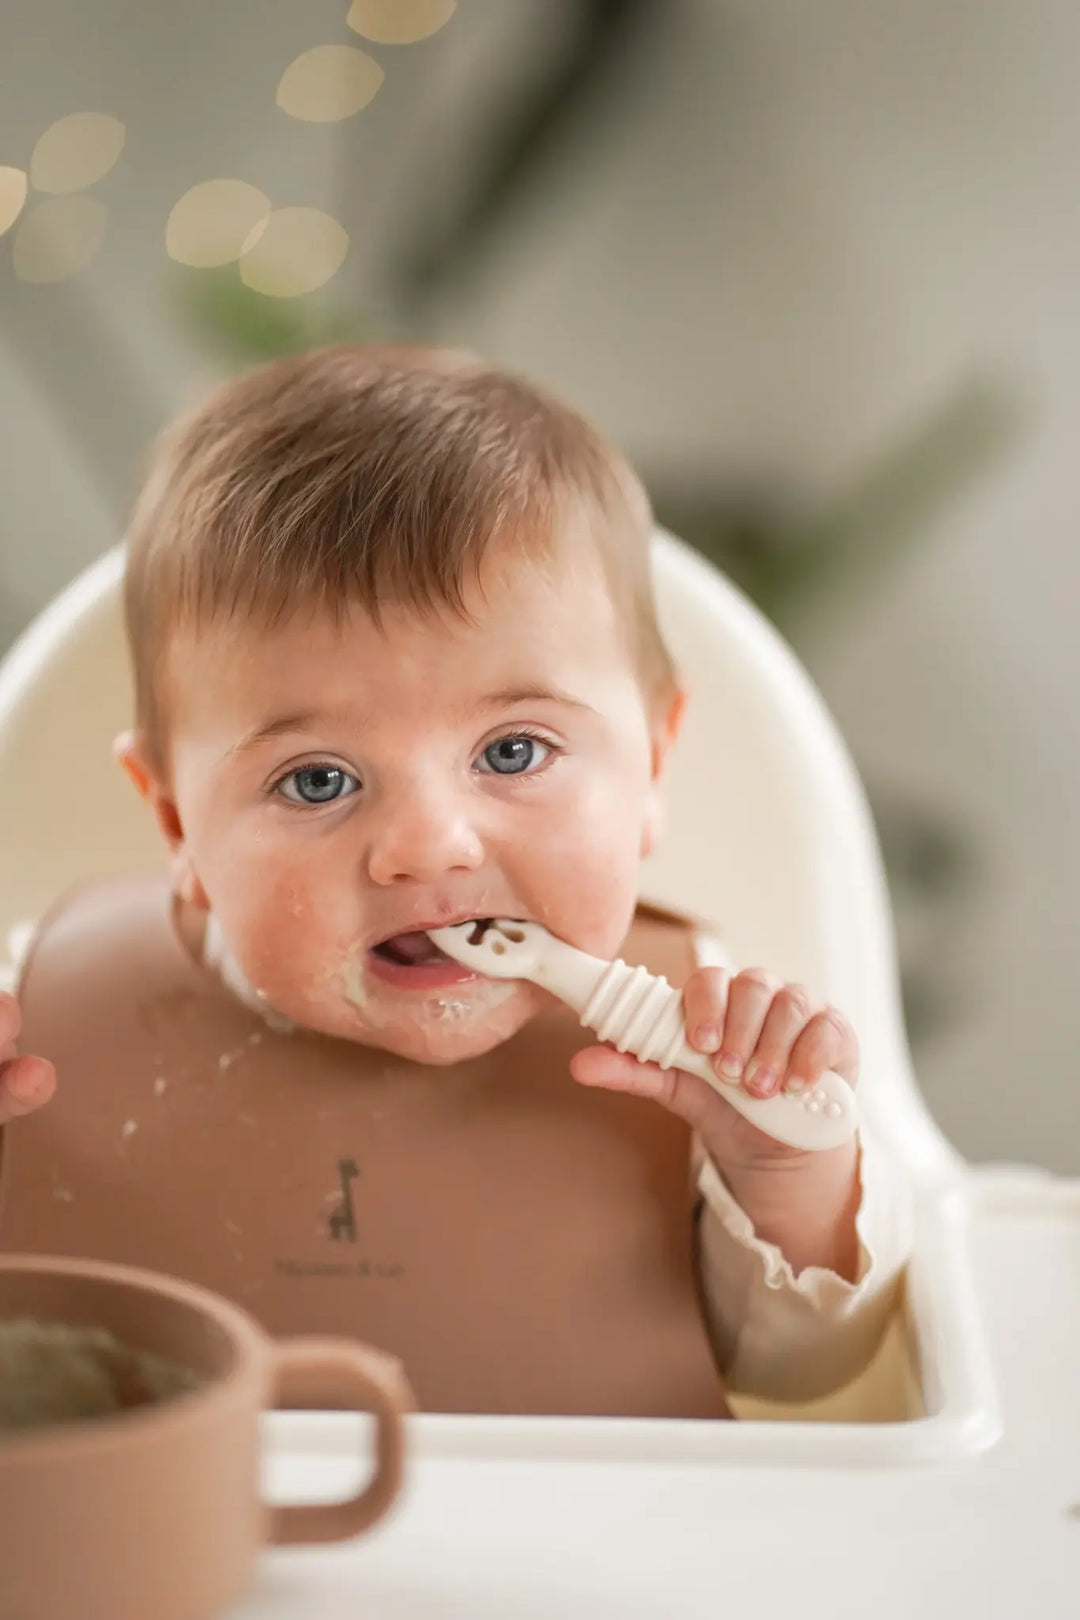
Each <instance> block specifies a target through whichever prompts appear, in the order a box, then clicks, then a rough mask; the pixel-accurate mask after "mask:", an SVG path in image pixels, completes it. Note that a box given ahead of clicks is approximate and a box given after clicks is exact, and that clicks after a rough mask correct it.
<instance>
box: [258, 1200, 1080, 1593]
mask: <svg viewBox="0 0 1080 1620" xmlns="http://www.w3.org/2000/svg"><path fill="white" fill-rule="evenodd" d="M969 1180H970V1189H969V1194H968V1197H967V1200H966V1202H967V1207H968V1213H969V1224H968V1229H967V1250H968V1253H969V1255H970V1265H971V1272H972V1278H973V1281H974V1294H975V1297H976V1299H977V1303H978V1309H979V1311H980V1313H981V1316H982V1321H983V1324H984V1327H985V1333H986V1342H987V1344H988V1346H989V1351H990V1360H991V1362H992V1366H993V1376H994V1380H995V1383H996V1386H997V1393H998V1396H999V1399H1000V1412H1001V1417H1002V1421H1003V1434H1002V1437H1001V1438H1000V1439H999V1440H998V1441H997V1442H996V1443H993V1438H994V1437H993V1435H992V1434H990V1433H989V1431H984V1435H983V1438H984V1440H985V1441H986V1442H987V1443H986V1444H984V1445H980V1444H964V1443H963V1435H962V1434H961V1432H960V1430H959V1429H956V1428H955V1427H954V1429H953V1430H952V1431H950V1433H951V1435H952V1440H951V1442H950V1445H951V1451H950V1445H945V1444H942V1445H938V1446H937V1447H936V1448H935V1447H934V1446H930V1447H927V1445H926V1444H925V1443H920V1444H919V1445H918V1446H916V1447H914V1448H908V1449H907V1450H905V1448H904V1447H903V1446H901V1445H899V1444H898V1443H897V1442H899V1441H900V1440H901V1438H902V1437H903V1435H904V1432H905V1431H909V1430H912V1429H916V1430H917V1429H918V1428H919V1424H920V1423H921V1424H923V1425H927V1424H929V1425H932V1424H933V1422H934V1417H933V1415H929V1416H927V1417H925V1418H923V1419H920V1420H918V1422H916V1423H915V1424H910V1423H896V1424H892V1425H879V1424H870V1425H841V1424H836V1423H828V1424H817V1425H812V1424H808V1423H805V1422H800V1423H794V1424H788V1423H761V1422H756V1423H749V1422H747V1423H740V1424H734V1423H733V1424H717V1425H703V1424H658V1425H652V1424H648V1423H646V1424H629V1425H624V1424H616V1425H613V1426H609V1427H605V1426H602V1425H601V1426H597V1425H593V1424H585V1425H581V1424H575V1423H564V1422H562V1421H559V1420H555V1419H550V1420H539V1423H538V1426H537V1422H538V1420H533V1421H532V1423H526V1424H524V1425H522V1424H519V1423H517V1422H516V1421H515V1420H490V1419H487V1420H460V1419H445V1418H428V1417H421V1418H416V1419H413V1420H411V1429H412V1442H413V1447H412V1449H413V1458H412V1466H411V1470H410V1477H409V1482H408V1485H407V1488H406V1491H405V1494H404V1497H403V1499H402V1501H401V1503H400V1504H399V1506H398V1508H397V1509H396V1511H395V1513H394V1514H393V1515H392V1516H391V1517H390V1519H388V1520H387V1521H386V1522H385V1523H384V1525H382V1526H381V1527H379V1528H378V1529H376V1530H375V1531H373V1532H372V1533H370V1534H369V1535H368V1536H366V1537H364V1538H363V1539H361V1540H359V1541H357V1542H355V1543H353V1544H350V1545H345V1546H338V1547H332V1548H328V1549H300V1550H280V1551H271V1552H267V1553H266V1554H265V1555H264V1556H263V1559H262V1561H261V1564H260V1567H259V1574H258V1580H257V1582H256V1585H255V1587H254V1589H253V1591H252V1593H251V1594H250V1596H249V1597H248V1599H247V1600H246V1601H245V1602H244V1603H242V1604H240V1605H239V1606H237V1607H236V1608H234V1609H233V1610H232V1611H231V1613H230V1615H229V1617H228V1620H301V1617H303V1620H361V1617H367V1616H373V1617H374V1616H378V1617H379V1620H450V1617H454V1620H487V1617H491V1620H495V1617H498V1620H578V1617H580V1620H616V1617H618V1620H676V1617H678V1620H682V1617H697V1616H700V1617H702V1620H705V1617H708V1620H715V1617H716V1616H718V1615H721V1614H724V1613H729V1614H732V1615H738V1616H739V1617H740V1620H745V1617H753V1616H758V1615H761V1616H778V1615H783V1614H786V1613H793V1614H794V1613H797V1614H799V1616H800V1620H802V1617H805V1616H807V1615H819V1614H820V1615H822V1616H824V1615H828V1616H830V1620H844V1617H850V1620H866V1616H867V1615H871V1614H872V1615H873V1616H874V1620H910V1617H911V1616H912V1615H916V1614H917V1615H919V1616H920V1620H939V1617H940V1620H956V1616H958V1615H960V1616H978V1617H979V1620H997V1617H1001V1620H1005V1617H1010V1620H1011V1617H1013V1616H1016V1615H1021V1614H1037V1615H1038V1616H1039V1620H1059V1617H1060V1620H1066V1617H1068V1620H1075V1617H1076V1615H1077V1614H1078V1613H1080V1377H1078V1375H1077V1369H1078V1368H1080V1183H1070V1182H1064V1181H1058V1180H1054V1179H1053V1178H1050V1177H1043V1176H1040V1175H1036V1174H1031V1173H1026V1172H1014V1171H982V1172H975V1173H973V1174H972V1176H971V1177H970V1178H969ZM810 1429H813V1430H814V1431H815V1432H814V1434H813V1435H812V1436H810V1437H808V1436H807V1430H810ZM860 1429H861V1430H862V1431H863V1432H864V1433H865V1431H866V1430H867V1429H869V1430H878V1431H880V1433H879V1434H878V1435H877V1437H876V1449H875V1445H866V1444H864V1445H862V1446H858V1445H856V1446H854V1447H852V1446H850V1445H847V1444H845V1430H847V1431H848V1435H849V1436H850V1435H851V1432H852V1431H858V1430H860ZM886 1431H891V1433H892V1444H891V1446H890V1445H889V1444H886V1442H887V1441H888V1440H889V1434H888V1433H887V1432H886ZM268 1438H269V1447H268V1451H267V1467H266V1474H267V1488H268V1490H269V1492H270V1494H271V1495H272V1496H273V1497H275V1498H280V1499H288V1500H317V1499H319V1498H320V1497H329V1496H334V1495H339V1496H340V1495H345V1494H347V1493H349V1492H350V1491H351V1490H352V1489H353V1488H354V1487H355V1484H356V1482H357V1478H358V1474H359V1471H360V1466H361V1465H360V1462H359V1449H360V1448H359V1442H360V1440H361V1439H362V1435H361V1431H360V1420H358V1419H356V1418H349V1417H340V1416H326V1415H317V1416H316V1415H312V1416H309V1415H306V1414H287V1415H280V1416H275V1417H273V1418H272V1419H270V1420H269V1422H268ZM868 1438H869V1439H871V1440H873V1439H874V1436H873V1435H870V1436H869V1437H868ZM786 1446H789V1447H790V1450H789V1455H790V1457H791V1459H792V1460H791V1461H790V1462H789V1463H785V1462H784V1460H783V1457H784V1451H785V1447H786Z"/></svg>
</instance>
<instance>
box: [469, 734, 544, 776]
mask: <svg viewBox="0 0 1080 1620" xmlns="http://www.w3.org/2000/svg"><path fill="white" fill-rule="evenodd" d="M550 752H551V749H550V747H549V746H548V744H547V743H542V742H541V741H540V739H539V738H538V737H500V738H498V740H497V741H496V742H493V743H489V744H488V746H487V747H486V748H485V749H484V752H483V753H482V754H481V755H480V761H481V763H480V769H481V770H486V771H493V772H494V773H495V775H496V776H523V775H524V773H525V772H526V771H528V770H531V769H532V768H533V767H535V766H537V765H542V764H543V763H544V760H545V759H547V757H548V755H549V754H550ZM537 755H539V758H537Z"/></svg>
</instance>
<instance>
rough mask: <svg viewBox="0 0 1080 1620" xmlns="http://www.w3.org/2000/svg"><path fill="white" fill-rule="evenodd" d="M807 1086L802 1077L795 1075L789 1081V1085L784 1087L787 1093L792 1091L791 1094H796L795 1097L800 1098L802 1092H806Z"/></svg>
mask: <svg viewBox="0 0 1080 1620" xmlns="http://www.w3.org/2000/svg"><path fill="white" fill-rule="evenodd" d="M806 1085H807V1082H806V1081H805V1080H804V1079H803V1078H802V1076H801V1075H798V1074H793V1075H791V1076H790V1078H789V1079H788V1083H787V1085H786V1086H785V1087H784V1090H785V1091H790V1092H792V1093H794V1095H795V1096H798V1094H799V1092H800V1091H805V1090H806Z"/></svg>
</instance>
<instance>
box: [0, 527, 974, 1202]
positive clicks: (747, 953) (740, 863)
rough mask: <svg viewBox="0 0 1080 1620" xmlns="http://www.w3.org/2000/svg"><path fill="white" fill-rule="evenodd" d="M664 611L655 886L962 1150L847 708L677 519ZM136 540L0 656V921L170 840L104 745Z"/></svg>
mask: <svg viewBox="0 0 1080 1620" xmlns="http://www.w3.org/2000/svg"><path fill="white" fill-rule="evenodd" d="M654 566H655V576H656V583H657V591H658V597H659V603H660V612H661V619H662V621H663V624H664V628H665V631H666V634H667V637H668V641H669V644H670V646H671V648H672V651H673V653H674V655H675V657H676V659H677V661H678V663H679V665H680V667H681V668H682V670H683V672H684V674H685V677H686V680H687V683H688V686H689V689H690V694H691V702H690V708H689V712H688V716H687V721H686V726H685V729H684V732H683V735H682V738H681V740H680V743H679V746H678V748H677V749H676V754H675V760H674V764H673V767H672V776H671V783H670V810H669V817H668V828H667V833H666V836H665V839H664V842H663V845H662V847H661V849H660V850H659V852H658V853H657V854H656V855H654V856H653V857H652V859H651V860H650V861H649V862H648V863H647V865H646V867H645V871H644V883H643V889H644V893H645V895H646V896H647V898H649V899H652V900H656V901H658V902H660V903H662V904H666V905H669V906H672V907H675V908H678V909H680V910H685V911H688V912H691V913H693V914H694V915H696V916H699V917H702V918H705V919H707V920H708V921H709V922H711V923H712V924H714V925H715V927H716V929H717V930H718V932H719V934H720V936H721V937H722V939H723V941H724V943H725V944H726V945H727V947H728V949H729V951H730V954H731V956H732V958H733V959H734V961H735V963H736V964H737V965H739V966H749V965H750V964H751V963H760V964H763V965H766V966H768V967H769V969H770V970H771V971H772V972H774V973H777V974H780V975H783V976H784V977H785V978H789V979H799V980H802V981H803V982H805V983H806V984H807V985H809V986H810V988H811V989H812V990H813V991H814V992H816V993H817V994H819V995H821V996H822V997H823V998H825V999H826V1000H828V1001H831V1002H833V1003H835V1004H836V1005H837V1006H839V1007H842V1008H843V1009H844V1011H845V1012H846V1013H847V1014H848V1016H849V1017H850V1018H851V1019H852V1020H853V1022H854V1024H855V1027H856V1029H857V1030H858V1032H859V1036H860V1041H861V1047H862V1054H863V1058H862V1081H861V1085H860V1098H861V1102H862V1106H863V1108H864V1109H865V1110H866V1111H867V1113H868V1114H869V1115H870V1116H872V1117H873V1118H874V1120H875V1123H876V1124H877V1126H878V1128H879V1131H881V1132H882V1134H887V1135H888V1137H889V1138H890V1139H891V1140H892V1141H893V1143H894V1144H895V1146H896V1149H897V1150H898V1151H899V1152H901V1153H902V1154H903V1156H904V1157H905V1158H907V1159H908V1160H909V1162H910V1163H911V1164H912V1168H913V1169H914V1168H916V1167H917V1165H918V1164H920V1163H921V1165H922V1167H923V1168H924V1169H926V1170H927V1171H933V1170H934V1169H936V1168H942V1167H944V1166H945V1165H946V1164H947V1163H949V1162H951V1160H952V1157H953V1156H952V1152H951V1150H950V1149H949V1148H948V1147H947V1145H946V1144H945V1143H944V1140H943V1139H942V1138H941V1137H940V1134H939V1133H938V1132H937V1130H936V1128H935V1127H934V1126H933V1124H932V1123H931V1122H930V1120H929V1117H928V1115H927V1114H926V1112H925V1110H924V1108H923V1106H922V1104H921V1100H920V1098H919V1095H918V1092H917V1089H916V1088H915V1086H914V1083H913V1081H912V1078H911V1072H910V1064H909V1060H908V1054H907V1045H906V1040H905V1036H904V1030H903V1023H902V1019H901V1013H900V1006H899V997H898V981H897V973H896V967H895V961H894V950H893V933H892V921H891V913H890V908H889V903H888V896H887V891H886V886H885V880H884V874H883V870H882V866H881V861H880V857H879V853H878V848H877V842H876V838H875V835H874V831H873V826H872V823H871V820H870V816H869V812H868V809H867V805H866V801H865V797H864V795H863V791H862V788H861V785H860V783H859V781H858V778H857V776H856V774H855V771H854V769H853V767H852V764H851V762H850V759H849V757H848V755H847V752H846V749H845V748H844V745H843V743H842V742H841V740H840V737H839V735H838V733H837V730H836V727H835V725H834V724H833V722H832V720H831V719H830V717H829V715H828V713H827V711H826V710H825V707H824V705H823V704H822V702H821V699H820V698H819V696H818V694H817V692H816V691H815V689H814V687H813V686H812V684H811V682H810V680H809V679H808V677H807V675H806V674H805V672H804V670H803V669H802V667H801V665H800V664H799V663H798V661H797V660H796V659H795V657H794V656H793V654H792V652H791V651H790V649H789V648H788V647H787V645H786V644H785V643H784V641H783V640H782V639H781V637H780V636H779V635H778V634H777V633H776V631H775V630H774V629H773V628H772V627H771V626H770V625H769V623H768V622H767V621H766V620H765V619H764V618H763V616H762V615H761V614H760V613H759V612H758V611H757V610H756V609H755V608H754V607H753V606H752V605H751V604H750V603H749V602H748V601H747V599H746V598H745V597H744V596H743V595H741V594H740V592H738V591H737V590H736V589H735V588H734V587H733V586H732V585H731V584H730V583H729V582H728V581H727V580H725V579H724V578H723V576H722V575H720V574H719V573H718V572H717V571H716V570H715V569H713V568H712V567H710V566H709V565H708V564H707V563H705V562H704V561H703V560H702V559H701V558H699V557H698V556H696V555H695V554H694V553H693V552H692V551H690V550H689V549H688V548H687V547H686V546H684V545H683V544H681V543H680V542H679V541H677V540H674V539H673V538H672V537H671V536H669V535H664V534H659V535H657V538H656V542H655V546H654ZM122 571H123V551H122V548H121V547H116V548H115V549H114V550H112V551H110V552H108V553H107V554H106V555H105V556H103V557H102V558H101V559H100V560H99V561H98V562H96V563H94V564H93V565H92V566H91V567H90V568H88V569H86V571H85V572H84V573H82V574H81V575H80V576H79V577H78V578H77V579H76V580H75V581H74V582H73V583H72V584H71V585H70V586H69V587H68V588H67V589H66V590H65V591H63V592H62V593H61V595H60V596H58V597H57V598H56V600H55V601H54V602H53V603H51V605H50V606H49V607H48V608H47V609H46V610H45V611H44V612H43V613H42V614H41V615H40V616H39V617H38V618H37V619H36V620H35V621H34V622H33V623H32V624H31V625H30V627H29V628H28V629H27V630H26V632H25V633H24V634H23V635H22V636H21V637H20V639H19V640H18V641H17V642H16V644H15V645H14V646H13V647H12V649H11V650H10V652H9V653H8V655H7V657H6V658H5V659H4V661H3V663H2V664H0V939H2V937H3V934H4V933H5V932H6V931H7V930H10V929H11V928H12V927H13V926H15V925H18V924H20V923H22V922H27V921H31V920H33V919H34V918H36V917H38V916H40V915H41V913H42V912H43V910H44V909H45V908H46V907H47V906H48V905H49V904H50V903H51V902H52V901H53V900H55V899H56V898H57V897H58V896H59V895H60V894H61V893H62V892H63V891H64V890H65V889H66V888H68V887H69V886H70V885H72V884H74V883H77V882H79V881H81V880H83V879H86V878H89V877H92V876H99V875H105V874H110V873H115V872H123V871H131V870H134V869H140V868H146V869H153V868H154V867H156V866H159V865H160V863H161V860H162V847H161V844H160V840H159V836H158V834H157V831H156V829H155V827H154V826H153V825H152V822H151V818H150V816H149V814H148V813H147V811H146V809H145V808H144V807H143V805H141V804H140V803H139V801H138V798H137V796H136V794H135V792H134V790H133V789H132V788H131V786H130V785H129V784H128V782H127V781H126V780H125V779H124V777H123V775H122V773H121V771H120V769H119V767H118V766H117V765H116V764H115V762H114V760H113V757H112V753H111V744H112V741H113V738H114V736H115V735H116V733H117V732H118V731H121V730H123V729H124V728H125V727H126V726H128V725H129V724H130V723H131V689H130V681H129V676H128V669H127V653H126V647H125V643H124V634H123V627H122V620H121V605H120V582H121V577H122Z"/></svg>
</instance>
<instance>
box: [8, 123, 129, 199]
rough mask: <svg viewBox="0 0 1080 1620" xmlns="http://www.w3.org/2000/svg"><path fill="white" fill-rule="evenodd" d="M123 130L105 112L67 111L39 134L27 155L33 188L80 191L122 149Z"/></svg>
mask: <svg viewBox="0 0 1080 1620" xmlns="http://www.w3.org/2000/svg"><path fill="white" fill-rule="evenodd" d="M125 137H126V131H125V129H124V126H123V124H122V123H121V122H120V120H119V118H111V117H110V116H109V114H108V113H95V112H82V113H69V114H68V116H67V117H66V118H58V119H57V120H56V122H55V123H54V124H50V125H49V127H48V129H47V130H46V131H45V133H44V134H43V135H42V136H40V137H39V139H38V142H37V145H36V146H35V147H34V151H33V155H32V156H31V159H30V184H31V185H32V186H33V188H34V190H35V191H46V192H51V193H53V194H54V195H60V194H64V193H67V192H72V191H83V190H84V189H85V188H86V187H87V186H93V185H96V184H97V182H98V181H99V180H102V179H104V177H105V176H106V175H107V174H108V172H109V170H110V169H111V168H112V167H113V165H114V164H115V162H116V160H117V158H118V157H119V156H120V153H121V152H122V151H123V147H124V140H125Z"/></svg>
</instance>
